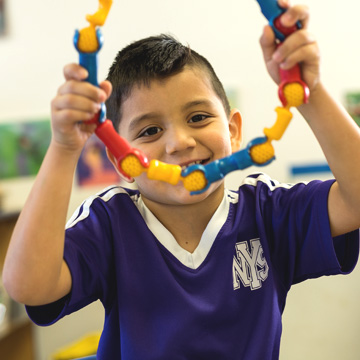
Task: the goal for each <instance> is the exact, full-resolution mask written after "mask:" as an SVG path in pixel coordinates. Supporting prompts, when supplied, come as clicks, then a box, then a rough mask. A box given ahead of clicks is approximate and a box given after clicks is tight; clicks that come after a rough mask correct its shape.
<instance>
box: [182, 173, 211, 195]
mask: <svg viewBox="0 0 360 360" xmlns="http://www.w3.org/2000/svg"><path fill="white" fill-rule="evenodd" d="M181 180H182V182H183V184H184V187H185V189H186V190H188V191H200V190H202V189H205V187H206V185H207V180H206V177H205V174H204V173H203V172H202V171H201V170H196V171H194V172H192V173H190V174H189V175H188V176H186V177H183V178H181Z"/></svg>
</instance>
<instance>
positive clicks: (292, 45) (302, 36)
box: [272, 30, 316, 64]
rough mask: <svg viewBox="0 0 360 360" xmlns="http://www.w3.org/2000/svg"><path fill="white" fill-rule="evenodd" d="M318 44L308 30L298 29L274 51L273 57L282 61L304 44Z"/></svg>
mask: <svg viewBox="0 0 360 360" xmlns="http://www.w3.org/2000/svg"><path fill="white" fill-rule="evenodd" d="M311 44H316V40H315V38H314V36H313V35H312V34H310V33H309V32H308V31H307V30H298V31H296V32H295V33H293V34H291V35H290V36H288V37H287V38H286V40H285V41H284V42H283V43H282V44H281V46H279V47H278V48H277V49H276V51H275V52H274V53H273V56H272V59H273V60H274V61H276V62H277V63H279V64H280V63H282V62H284V61H285V59H286V58H288V57H289V56H290V55H291V54H292V53H293V52H294V51H297V49H299V48H303V47H304V46H307V45H311Z"/></svg>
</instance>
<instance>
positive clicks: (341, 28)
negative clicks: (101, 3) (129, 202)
mask: <svg viewBox="0 0 360 360" xmlns="http://www.w3.org/2000/svg"><path fill="white" fill-rule="evenodd" d="M303 2H304V3H307V4H309V5H310V8H311V21H312V22H311V29H312V31H313V32H314V33H315V34H316V36H317V39H318V40H319V43H320V48H321V51H322V56H323V60H322V69H323V81H324V82H325V83H326V84H327V85H328V87H329V89H330V91H331V92H332V94H333V95H334V96H335V97H336V98H337V99H338V100H339V101H342V100H343V94H344V92H345V91H348V90H358V89H359V88H360V72H359V71H358V66H359V65H358V64H359V63H360V46H359V41H358V39H359V32H360V30H359V28H358V13H359V11H360V4H359V2H358V1H357V0H343V1H342V2H341V4H340V3H339V2H338V1H335V0H326V1H324V0H313V1H310V0H304V1H303ZM6 5H7V15H8V21H9V29H8V30H9V31H8V35H7V36H6V37H4V38H1V39H0V54H1V56H0V122H5V121H9V120H10V121H18V119H22V118H37V117H43V116H49V109H50V101H51V99H52V97H53V96H54V95H55V93H56V91H57V88H58V86H59V85H60V84H61V83H62V82H63V79H62V68H63V65H64V64H66V63H68V62H76V61H77V53H76V51H75V50H74V48H73V46H72V36H73V32H74V30H75V28H82V27H83V26H85V25H86V21H85V14H87V13H92V12H94V11H95V10H96V8H97V2H96V1H95V0H92V1H89V0H62V1H55V0H47V1H40V0H32V1H26V0H8V1H7V4H6ZM265 23H266V22H265V19H264V18H263V17H262V15H261V13H260V11H259V7H258V5H257V3H256V1H254V0H241V1H240V0H237V1H235V0H226V1H219V2H215V1H214V2H213V1H211V2H210V1H205V0H196V1H194V0H183V1H181V2H178V1H171V0H153V1H145V0H139V1H128V2H124V1H118V0H114V4H113V8H112V10H111V12H110V15H109V17H108V20H107V22H106V24H105V26H104V28H103V33H104V35H105V44H104V48H103V50H102V51H101V55H100V69H99V75H100V78H103V77H105V75H106V73H107V69H108V67H109V66H110V64H111V62H112V59H113V58H114V56H115V54H116V52H117V51H118V50H119V49H120V48H122V47H123V46H125V45H126V44H128V43H129V42H131V41H133V40H136V39H138V38H140V37H144V36H148V35H152V34H157V33H160V32H167V33H172V34H174V35H175V36H177V37H178V38H179V39H180V40H181V41H183V42H188V43H189V44H190V45H191V46H192V47H193V48H194V49H196V50H197V51H199V52H200V53H201V54H203V55H204V56H206V57H207V58H208V59H209V60H210V62H212V64H213V65H214V67H215V69H216V70H217V73H218V75H219V76H220V78H221V79H222V80H223V83H224V85H225V87H227V88H236V89H237V90H238V92H239V102H238V107H239V108H240V110H241V112H242V115H243V120H244V142H245V143H247V142H248V141H249V140H250V139H252V138H253V137H255V136H260V135H261V134H262V129H263V128H264V127H265V126H271V125H272V124H273V123H274V121H275V113H274V108H275V107H276V106H277V105H279V101H278V99H277V94H276V86H275V85H274V84H273V83H272V82H271V80H270V79H269V77H268V76H267V73H266V71H265V67H264V64H263V62H262V55H261V52H260V47H259V45H258V38H259V36H260V34H261V31H262V27H263V25H264V24H265ZM344 146H346V144H344ZM276 153H277V158H278V159H277V161H275V162H274V163H273V164H272V165H270V166H268V167H267V168H266V169H264V170H265V171H266V172H267V173H269V174H270V175H271V176H273V177H275V178H277V179H278V180H281V181H289V175H288V166H289V164H296V163H303V162H310V161H311V162H318V161H323V159H324V158H323V155H322V154H321V151H320V149H319V146H318V145H317V144H316V142H315V140H314V138H313V136H312V134H311V133H310V131H309V129H308V127H307V125H306V124H305V122H304V121H303V120H302V119H301V118H300V117H299V116H298V115H297V114H296V115H295V117H294V119H293V121H292V123H291V126H290V127H289V129H288V131H287V132H286V134H285V135H284V138H283V139H282V140H281V141H280V142H279V143H278V144H276ZM354 165H356V164H354ZM252 170H253V169H252ZM247 172H248V171H247ZM247 172H245V173H247ZM239 176H240V177H242V174H239V173H237V174H233V175H231V176H230V177H229V179H228V183H229V184H231V185H235V184H236V183H237V182H238V180H237V178H238V177H239ZM32 180H33V179H20V180H11V181H2V182H1V183H0V185H1V186H2V188H3V189H5V190H6V191H7V193H8V195H7V197H6V199H5V205H6V207H7V208H8V209H16V208H20V207H21V206H22V204H23V201H24V198H25V197H26V195H27V193H28V191H29V186H30V185H31V183H32ZM96 190H97V189H93V190H91V192H94V191H96ZM89 194H90V193H89V192H86V191H84V190H82V189H76V188H75V191H74V194H73V200H72V204H71V211H72V210H74V208H75V207H76V206H77V205H78V204H79V202H80V201H81V199H83V198H84V197H85V196H87V195H89ZM359 268H360V267H359ZM359 268H358V269H357V270H355V271H354V273H353V274H352V275H350V276H347V277H336V278H324V279H320V280H316V281H309V282H307V283H305V284H300V285H296V286H294V288H293V289H292V291H291V292H290V295H289V298H288V303H287V309H286V311H285V315H284V336H283V341H282V356H281V358H282V359H310V360H311V359H343V360H353V359H357V358H358V357H359V355H357V354H358V353H359V352H360V342H359V341H358V339H357V336H358V334H359V333H360V325H359V320H360V310H359V307H358V302H359V299H360V296H359V295H360V283H359V282H360V270H359ZM102 317H103V313H102V310H101V309H100V306H99V305H98V304H97V305H94V306H92V307H91V308H90V309H86V310H84V311H82V312H80V313H79V314H76V315H75V316H74V317H73V318H72V320H71V318H67V319H65V320H63V321H62V322H60V323H59V324H56V325H55V326H54V327H52V328H50V329H38V331H37V337H38V339H39V342H38V344H39V354H38V359H39V360H45V359H47V356H48V355H49V353H51V351H53V349H54V347H57V346H60V345H62V344H65V343H67V342H69V341H70V340H72V339H75V338H76V337H78V336H79V335H80V334H82V333H83V332H86V331H91V330H94V329H100V328H101V326H102ZM73 324H76V325H77V326H76V327H75V326H74V325H73Z"/></svg>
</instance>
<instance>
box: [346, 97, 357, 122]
mask: <svg viewBox="0 0 360 360" xmlns="http://www.w3.org/2000/svg"><path fill="white" fill-rule="evenodd" d="M345 101H346V104H345V106H346V109H347V111H348V112H349V114H350V115H351V117H352V118H353V119H354V120H355V122H356V123H357V124H358V125H359V126H360V91H359V92H349V93H347V94H346V95H345Z"/></svg>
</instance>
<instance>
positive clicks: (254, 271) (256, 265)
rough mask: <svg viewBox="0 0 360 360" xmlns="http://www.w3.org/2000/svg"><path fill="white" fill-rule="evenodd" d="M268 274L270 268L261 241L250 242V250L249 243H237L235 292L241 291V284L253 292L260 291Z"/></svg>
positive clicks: (234, 269)
mask: <svg viewBox="0 0 360 360" xmlns="http://www.w3.org/2000/svg"><path fill="white" fill-rule="evenodd" d="M268 273H269V266H268V263H267V261H266V259H265V257H264V251H263V248H262V245H261V243H260V239H253V240H250V248H249V244H248V242H247V241H243V242H238V243H236V245H235V256H234V259H233V284H234V290H238V289H240V287H241V284H242V285H243V286H244V287H250V289H251V290H257V289H260V288H261V286H262V283H263V282H264V281H265V280H266V279H267V277H268Z"/></svg>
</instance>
